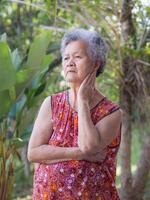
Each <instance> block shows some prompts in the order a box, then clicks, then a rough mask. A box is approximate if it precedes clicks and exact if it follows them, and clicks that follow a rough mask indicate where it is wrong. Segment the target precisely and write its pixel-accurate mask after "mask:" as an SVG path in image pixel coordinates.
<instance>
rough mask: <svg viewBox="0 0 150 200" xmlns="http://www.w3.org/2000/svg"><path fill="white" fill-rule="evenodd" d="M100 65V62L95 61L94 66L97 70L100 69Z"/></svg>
mask: <svg viewBox="0 0 150 200" xmlns="http://www.w3.org/2000/svg"><path fill="white" fill-rule="evenodd" d="M99 66H100V62H98V61H97V62H96V63H95V66H94V67H95V70H98V68H99Z"/></svg>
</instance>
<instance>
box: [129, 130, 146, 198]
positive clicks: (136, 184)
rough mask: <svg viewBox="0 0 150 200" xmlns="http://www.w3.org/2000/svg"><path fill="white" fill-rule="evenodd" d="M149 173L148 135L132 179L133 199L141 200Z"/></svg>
mask: <svg viewBox="0 0 150 200" xmlns="http://www.w3.org/2000/svg"><path fill="white" fill-rule="evenodd" d="M149 171H150V134H149V135H147V136H146V137H145V140H144V145H143V148H142V151H141V156H140V160H139V163H138V167H137V170H136V174H135V176H134V179H133V192H134V191H135V192H134V196H133V197H134V199H136V200H141V199H142V197H143V194H144V189H145V183H146V182H147V177H148V175H149Z"/></svg>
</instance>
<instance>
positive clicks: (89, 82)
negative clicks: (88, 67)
mask: <svg viewBox="0 0 150 200" xmlns="http://www.w3.org/2000/svg"><path fill="white" fill-rule="evenodd" d="M87 83H88V84H89V85H90V86H91V87H92V88H93V87H94V84H95V72H93V73H92V74H91V76H90V78H89V79H88V81H87Z"/></svg>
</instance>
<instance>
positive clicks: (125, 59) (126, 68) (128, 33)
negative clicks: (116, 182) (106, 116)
mask: <svg viewBox="0 0 150 200" xmlns="http://www.w3.org/2000/svg"><path fill="white" fill-rule="evenodd" d="M120 22H121V37H122V41H121V42H122V46H123V47H125V46H126V47H129V45H130V44H129V38H131V37H132V36H133V35H135V29H134V26H133V22H132V7H131V1H129V0H124V1H123V5H122V13H121V20H120ZM131 67H133V59H132V57H131V56H128V55H122V66H121V68H122V72H123V76H124V84H122V83H121V84H120V104H121V107H122V109H123V113H124V114H123V126H122V140H121V147H120V155H121V194H120V197H121V200H133V198H132V173H131V131H132V130H131V129H132V123H131V116H132V99H131V93H130V87H131V85H130V77H129V76H130V68H131Z"/></svg>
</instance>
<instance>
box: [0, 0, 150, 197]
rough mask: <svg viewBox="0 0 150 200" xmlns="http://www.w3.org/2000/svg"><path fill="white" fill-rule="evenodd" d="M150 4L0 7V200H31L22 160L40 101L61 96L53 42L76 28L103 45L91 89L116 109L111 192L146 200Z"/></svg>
mask: <svg viewBox="0 0 150 200" xmlns="http://www.w3.org/2000/svg"><path fill="white" fill-rule="evenodd" d="M149 17H150V3H149V1H146V0H145V1H142V0H135V1H134V0H114V1H112V0H109V1H108V0H105V1H104V0H103V1H102V0H80V1H79V0H68V1H64V0H43V1H42V0H1V1H0V199H1V200H10V199H15V200H21V199H22V200H27V199H28V200H29V199H31V191H32V178H33V165H32V164H30V163H29V162H28V160H27V157H26V152H27V146H28V141H29V137H30V135H31V132H32V127H33V123H34V120H35V117H36V114H37V112H38V109H39V106H40V104H41V102H42V101H43V99H44V98H45V97H46V96H48V95H51V94H53V93H56V92H59V91H62V90H65V89H66V88H67V85H66V84H65V81H64V79H63V76H62V73H61V56H60V41H61V38H62V36H63V35H64V33H65V32H66V31H67V30H69V29H72V28H75V27H82V28H86V29H89V30H96V31H97V32H99V33H100V34H101V35H102V37H104V38H105V40H106V42H107V44H108V48H109V54H108V61H107V65H106V68H105V71H104V73H103V74H102V75H101V76H100V77H98V78H97V87H98V88H99V89H100V90H101V91H102V92H103V94H104V95H105V96H107V97H108V98H110V99H111V100H112V101H114V102H117V103H119V104H120V106H121V107H122V109H123V111H124V114H123V121H124V122H123V128H122V141H121V148H120V151H119V154H118V165H117V183H116V184H117V188H118V190H119V194H120V197H121V200H142V199H144V200H150V174H149V172H150V123H149V120H150V20H149Z"/></svg>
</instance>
